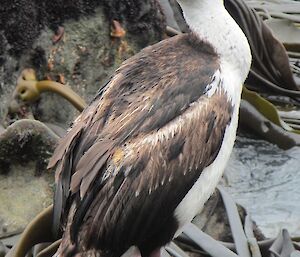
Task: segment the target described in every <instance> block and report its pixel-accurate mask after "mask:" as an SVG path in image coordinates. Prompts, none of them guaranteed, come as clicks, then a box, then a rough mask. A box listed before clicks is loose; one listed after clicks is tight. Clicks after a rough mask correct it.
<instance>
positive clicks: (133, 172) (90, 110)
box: [49, 0, 251, 257]
mask: <svg viewBox="0 0 300 257" xmlns="http://www.w3.org/2000/svg"><path fill="white" fill-rule="evenodd" d="M177 2H178V3H179V5H180V6H181V8H182V11H183V15H184V18H185V20H186V22H187V24H188V26H189V28H190V32H189V33H186V34H181V35H177V36H174V37H172V38H168V39H165V40H163V41H160V42H158V43H156V44H154V45H152V46H148V47H146V48H144V49H143V50H141V51H140V52H139V53H137V54H136V55H134V56H133V57H131V58H129V59H127V60H126V61H125V62H123V63H122V64H121V66H120V67H119V68H118V69H117V70H116V71H115V73H114V74H113V75H112V77H111V78H110V80H109V81H108V82H107V83H106V85H105V86H103V88H102V90H100V91H99V92H98V94H97V95H96V96H95V98H94V99H93V100H92V101H91V103H90V104H89V105H88V106H87V107H86V108H85V109H84V110H83V112H82V113H81V114H80V115H79V116H78V117H77V118H76V119H75V121H74V122H73V125H72V127H71V129H70V130H69V131H68V133H67V135H66V136H65V137H64V138H62V139H61V141H60V143H59V145H58V147H57V148H56V150H55V152H54V154H53V156H52V158H51V159H50V162H49V168H56V173H55V187H56V189H55V196H54V215H53V233H56V234H59V231H62V241H61V244H60V246H59V248H58V250H57V252H56V254H55V256H59V257H64V256H100V257H119V256H122V255H123V254H124V253H128V252H130V251H131V252H130V254H129V256H139V257H141V256H142V257H157V256H160V255H161V248H162V247H163V246H164V245H166V244H167V243H168V242H170V241H171V240H172V239H173V238H174V237H176V236H178V235H179V234H180V233H181V232H182V230H183V228H184V225H185V224H187V223H188V222H190V221H191V220H192V219H193V217H194V216H195V215H196V214H197V213H199V211H201V209H202V208H203V205H204V203H205V202H206V201H207V200H208V198H209V197H210V195H211V194H212V193H213V191H214V189H215V187H216V185H217V183H218V181H219V179H220V178H221V176H222V173H223V171H224V168H225V166H226V163H227V161H228V159H229V156H230V153H231V151H232V148H233V145H234V141H235V138H236V130H237V125H238V113H239V104H240V99H241V91H242V85H243V83H244V81H245V79H246V77H247V74H248V72H249V69H250V64H251V52H250V48H249V44H248V41H247V39H246V37H245V35H244V34H243V32H242V31H241V29H240V28H239V26H238V25H237V24H236V23H235V21H234V20H233V19H232V17H231V16H230V15H229V13H228V12H227V11H226V9H225V8H224V4H223V1H222V0H177Z"/></svg>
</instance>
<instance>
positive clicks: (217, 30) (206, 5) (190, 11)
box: [178, 0, 251, 83]
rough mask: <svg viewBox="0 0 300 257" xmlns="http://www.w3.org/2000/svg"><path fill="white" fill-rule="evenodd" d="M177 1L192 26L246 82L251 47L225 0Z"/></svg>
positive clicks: (222, 60)
mask: <svg viewBox="0 0 300 257" xmlns="http://www.w3.org/2000/svg"><path fill="white" fill-rule="evenodd" d="M178 3H179V4H180V6H181V8H182V10H183V14H184V17H185V20H186V22H187V24H188V25H189V27H190V29H191V30H192V31H193V32H194V33H195V34H196V35H197V36H198V37H199V39H200V40H202V41H206V42H208V43H210V44H211V45H212V46H213V47H214V48H215V51H216V52H217V54H219V56H220V59H221V62H227V63H228V65H229V66H231V67H232V68H233V69H236V71H237V73H238V74H239V75H240V79H241V81H240V83H243V82H244V80H245V79H246V77H247V75H248V72H249V69H250V64H251V52H250V47H249V44H248V41H247V39H246V37H245V35H244V33H243V32H242V30H241V29H240V27H239V26H238V25H237V24H236V22H235V21H234V19H233V18H232V17H231V16H230V14H229V13H228V12H227V11H226V9H225V7H224V4H223V0H178ZM226 65H227V64H226Z"/></svg>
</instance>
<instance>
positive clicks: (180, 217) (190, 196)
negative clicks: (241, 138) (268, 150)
mask: <svg viewBox="0 0 300 257" xmlns="http://www.w3.org/2000/svg"><path fill="white" fill-rule="evenodd" d="M237 123H238V108H236V107H235V108H234V112H233V115H232V119H231V123H230V124H229V125H228V127H227V128H226V130H225V134H224V139H223V143H222V146H221V148H220V151H219V154H218V155H217V157H216V159H215V160H214V161H213V163H212V164H210V165H209V166H208V167H206V168H205V169H204V170H203V171H202V173H201V175H200V177H199V178H198V180H197V181H196V183H195V184H194V185H193V187H192V188H191V189H190V190H189V192H188V193H187V194H186V196H185V197H184V198H183V200H182V201H181V202H180V204H179V205H178V206H177V208H176V209H175V212H174V215H175V217H176V219H177V221H178V223H179V228H178V230H177V232H176V234H175V237H177V236H178V235H179V234H180V233H181V232H182V231H183V226H184V225H185V224H187V223H188V222H190V221H191V220H192V219H193V218H194V217H195V216H196V215H197V214H198V213H199V212H200V211H201V209H202V208H203V205H204V203H205V202H206V201H207V200H208V198H209V197H210V196H211V194H212V193H213V192H214V189H215V187H216V186H217V184H218V182H219V180H220V178H221V177H222V174H223V171H224V169H225V167H226V164H227V162H228V160H229V157H230V154H231V151H232V148H233V144H234V141H235V138H236V129H237Z"/></svg>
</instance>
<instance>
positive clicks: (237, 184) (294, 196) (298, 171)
mask: <svg viewBox="0 0 300 257" xmlns="http://www.w3.org/2000/svg"><path fill="white" fill-rule="evenodd" d="M225 179H226V180H227V186H228V187H227V190H228V191H229V192H230V193H231V195H232V196H233V197H234V199H235V200H236V201H237V202H238V203H240V204H241V205H243V206H244V207H245V208H246V209H247V211H248V213H250V214H251V216H252V218H253V220H255V221H256V223H257V224H258V226H259V228H260V229H261V230H262V231H263V233H264V234H265V235H266V236H267V237H274V236H276V235H277V233H278V232H279V230H280V229H281V228H287V229H288V230H289V232H290V233H291V234H292V235H294V236H296V235H298V236H299V235H300V147H294V148H292V149H290V150H282V149H279V148H278V147H277V146H276V145H273V144H271V143H269V142H266V141H263V140H257V139H253V138H247V137H238V138H237V141H236V145H235V148H234V150H233V154H232V156H231V159H230V161H229V165H228V168H227V169H226V172H225Z"/></svg>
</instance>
